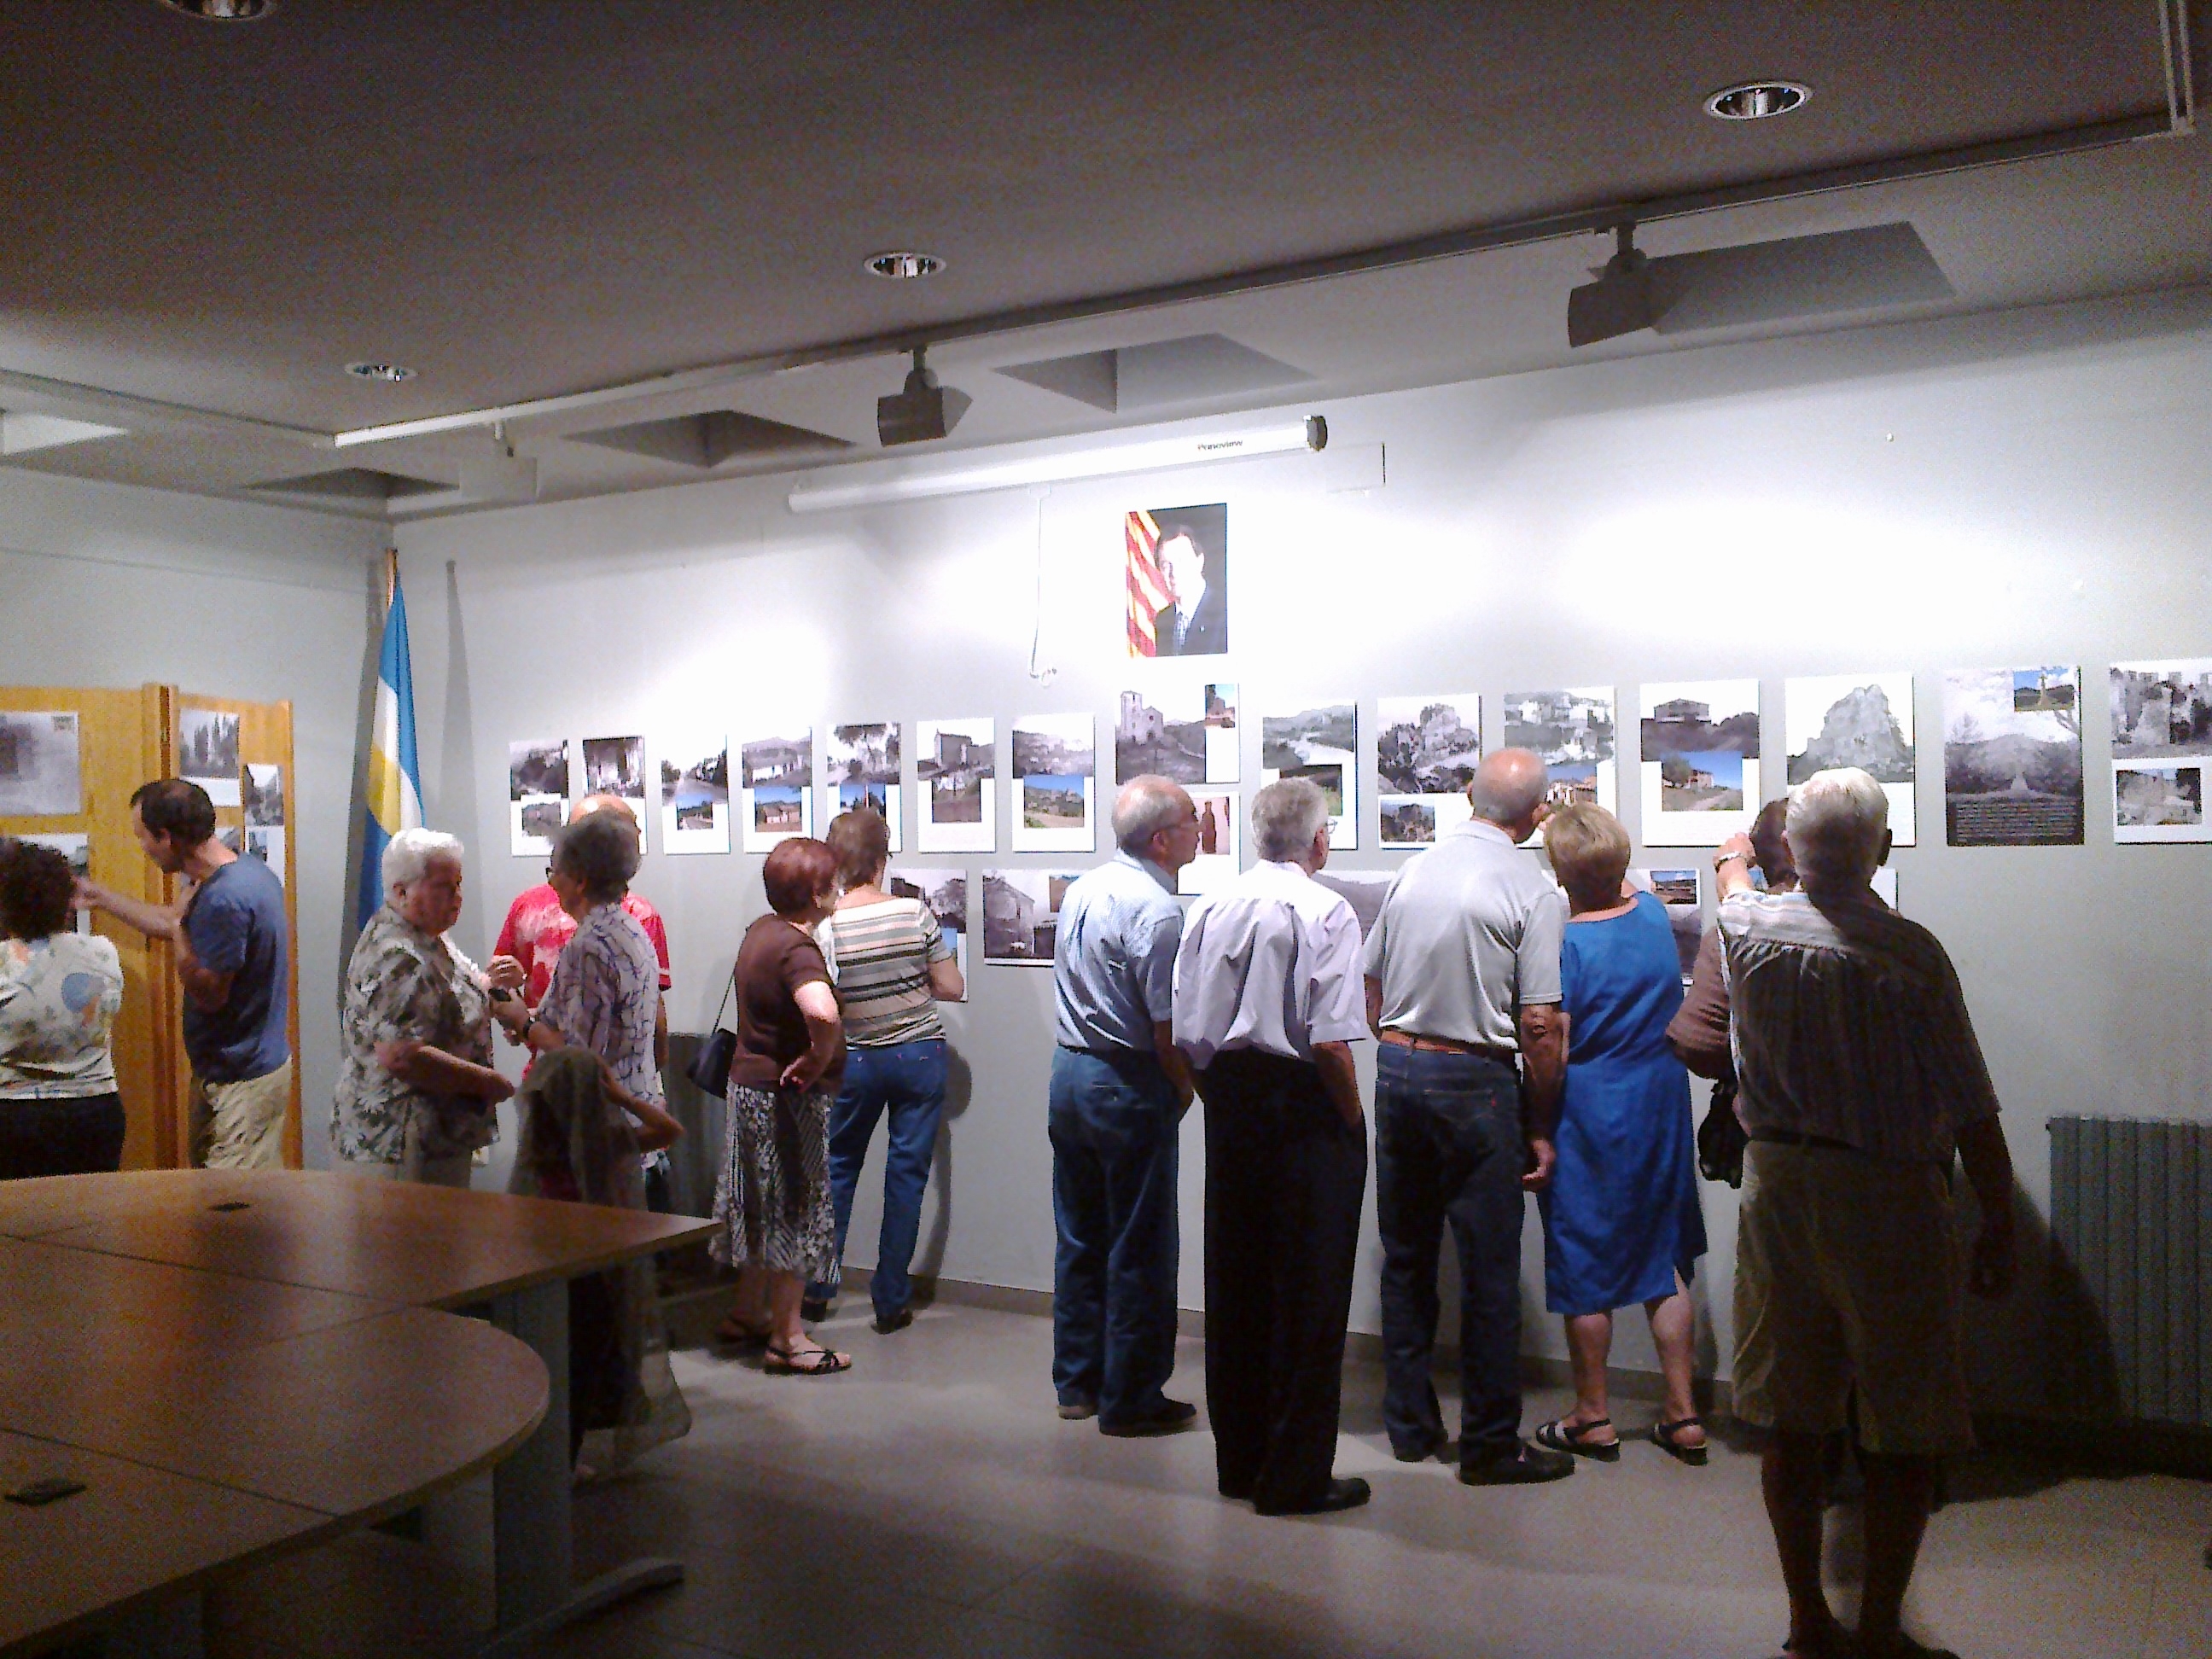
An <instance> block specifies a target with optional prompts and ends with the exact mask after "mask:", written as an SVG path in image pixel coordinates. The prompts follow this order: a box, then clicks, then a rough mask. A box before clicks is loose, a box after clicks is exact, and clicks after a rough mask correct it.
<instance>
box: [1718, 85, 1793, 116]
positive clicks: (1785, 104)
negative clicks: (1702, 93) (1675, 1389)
mask: <svg viewBox="0 0 2212 1659" xmlns="http://www.w3.org/2000/svg"><path fill="white" fill-rule="evenodd" d="M1812 95H1813V88H1810V87H1808V86H1807V85H1806V84H1805V83H1804V82H1802V81H1746V82H1743V83H1742V84H1741V86H1734V87H1723V88H1721V89H1720V90H1719V91H1718V92H1717V93H1715V94H1713V95H1712V96H1711V97H1710V98H1708V99H1706V100H1705V113H1706V114H1708V115H1710V116H1711V117H1712V118H1714V119H1715V120H1717V121H1763V120H1765V118H1767V117H1768V116H1770V115H1787V114H1789V113H1790V111H1791V110H1793V109H1802V108H1803V107H1804V106H1805V103H1806V100H1808V99H1809V98H1811V97H1812Z"/></svg>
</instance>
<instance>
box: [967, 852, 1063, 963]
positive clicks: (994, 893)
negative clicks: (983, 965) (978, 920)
mask: <svg viewBox="0 0 2212 1659" xmlns="http://www.w3.org/2000/svg"><path fill="white" fill-rule="evenodd" d="M1082 873H1083V872H1081V871H1079V870H986V871H985V872H983V960H984V961H986V962H996V963H1013V964H1016V965H1018V966H1021V967H1026V968H1049V967H1051V966H1052V947H1053V941H1054V938H1055V936H1056V935H1057V933H1058V931H1059V927H1060V901H1061V900H1062V899H1064V898H1065V897H1066V896H1067V890H1068V889H1069V888H1070V887H1071V886H1073V884H1074V883H1075V878H1076V877H1078V876H1079V875H1081V874H1082Z"/></svg>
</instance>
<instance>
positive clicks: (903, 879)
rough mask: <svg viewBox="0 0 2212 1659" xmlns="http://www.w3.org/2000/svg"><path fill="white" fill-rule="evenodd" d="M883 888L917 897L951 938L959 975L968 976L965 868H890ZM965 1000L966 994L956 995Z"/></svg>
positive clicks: (897, 896) (966, 875) (894, 893)
mask: <svg viewBox="0 0 2212 1659" xmlns="http://www.w3.org/2000/svg"><path fill="white" fill-rule="evenodd" d="M885 890H886V891H887V892H889V893H890V895H891V896H892V897H894V898H910V899H919V900H921V902H923V903H924V904H926V905H927V906H928V907H929V913H930V915H933V916H935V917H936V918H937V927H938V931H939V933H943V934H944V935H945V938H946V939H950V940H951V941H952V960H953V962H954V963H955V964H956V965H957V967H958V968H959V969H960V977H961V979H962V980H963V981H965V980H966V979H967V977H968V872H966V871H965V870H953V869H927V868H921V867H915V868H912V869H899V870H893V871H892V872H890V876H889V877H888V878H886V884H885ZM959 1000H961V1001H963V1002H965V1001H967V1000H968V998H967V996H966V995H965V994H964V993H963V995H962V996H961V997H960V999H959Z"/></svg>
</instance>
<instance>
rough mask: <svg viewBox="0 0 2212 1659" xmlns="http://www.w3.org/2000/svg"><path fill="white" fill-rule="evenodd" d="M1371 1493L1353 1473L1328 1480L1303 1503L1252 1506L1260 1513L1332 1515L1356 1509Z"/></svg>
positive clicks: (1364, 1483)
mask: <svg viewBox="0 0 2212 1659" xmlns="http://www.w3.org/2000/svg"><path fill="white" fill-rule="evenodd" d="M1371 1495H1372V1494H1371V1492H1370V1489H1369V1487H1368V1485H1367V1483H1366V1482H1365V1481H1364V1480H1361V1479H1360V1478H1359V1477H1358V1475H1356V1474H1355V1475H1352V1476H1350V1477H1348V1478H1347V1479H1345V1480H1332V1481H1330V1482H1329V1483H1328V1486H1326V1487H1325V1488H1323V1489H1322V1493H1321V1496H1320V1497H1318V1498H1310V1499H1309V1500H1308V1501H1307V1502H1305V1503H1303V1504H1282V1505H1280V1506H1278V1505H1276V1504H1254V1505H1253V1506H1252V1507H1253V1509H1254V1510H1255V1511H1256V1512H1257V1513H1259V1514H1261V1515H1334V1514H1335V1513H1336V1512H1337V1511H1338V1510H1356V1509H1358V1507H1359V1506H1360V1505H1361V1504H1364V1503H1365V1502H1366V1501H1367V1500H1368V1498H1369V1497H1370V1496H1371Z"/></svg>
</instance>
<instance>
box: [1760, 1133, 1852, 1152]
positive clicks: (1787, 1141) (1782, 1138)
mask: <svg viewBox="0 0 2212 1659" xmlns="http://www.w3.org/2000/svg"><path fill="white" fill-rule="evenodd" d="M1744 1133H1745V1134H1746V1135H1747V1136H1748V1137H1749V1138H1750V1139H1753V1140H1763V1141H1765V1142H1766V1143H1767V1144H1768V1145H1769V1146H1823V1147H1826V1149H1827V1150H1828V1151H1830V1152H1857V1151H1858V1148H1857V1147H1856V1146H1852V1145H1851V1143H1850V1141H1848V1140H1837V1139H1832V1138H1831V1137H1830V1136H1827V1135H1808V1134H1803V1133H1800V1132H1799V1131H1797V1130H1796V1129H1747V1130H1746V1131H1745V1132H1744Z"/></svg>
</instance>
